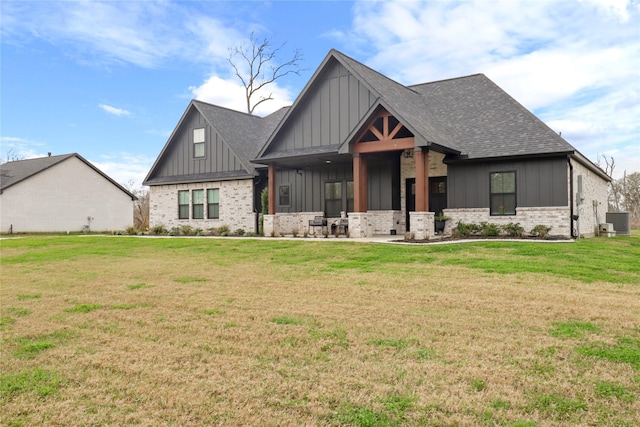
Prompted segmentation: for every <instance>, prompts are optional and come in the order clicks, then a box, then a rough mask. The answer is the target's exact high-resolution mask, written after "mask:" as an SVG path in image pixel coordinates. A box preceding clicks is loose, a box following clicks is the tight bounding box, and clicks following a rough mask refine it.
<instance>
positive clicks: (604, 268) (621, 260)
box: [2, 236, 640, 283]
mask: <svg viewBox="0 0 640 427" xmlns="http://www.w3.org/2000/svg"><path fill="white" fill-rule="evenodd" d="M114 240H117V244H112V243H113V242H114ZM150 240H151V239H140V238H136V237H126V236H121V237H119V238H118V239H112V238H109V239H106V238H104V237H99V236H98V237H86V236H85V237H83V238H79V237H77V236H59V237H34V238H25V239H12V240H7V241H5V242H3V249H5V252H7V251H6V249H11V248H13V247H20V248H25V249H27V251H26V252H20V253H16V254H10V253H7V254H6V255H5V254H3V257H2V262H3V264H7V265H9V264H23V263H30V264H32V265H36V266H37V265H44V264H46V263H49V262H63V261H70V260H74V261H82V260H83V259H94V258H96V257H110V258H113V259H114V261H115V260H117V259H119V258H121V257H129V256H132V254H133V253H138V252H145V251H148V250H150V248H151V247H153V248H154V249H155V250H175V251H183V250H188V251H190V252H192V253H194V254H201V255H202V257H203V259H207V258H209V259H216V260H217V262H218V263H219V264H223V263H228V262H229V261H230V260H231V259H238V260H240V261H242V260H247V259H251V258H255V257H256V256H262V254H265V253H268V254H269V259H270V261H271V263H272V264H278V265H299V266H301V267H304V265H307V264H314V263H320V264H321V265H322V266H323V267H322V269H323V270H324V271H325V272H331V271H342V270H359V271H362V272H376V271H384V270H386V269H388V268H390V267H392V266H394V265H406V264H413V263H419V264H424V263H427V264H431V263H436V264H441V265H463V266H465V267H468V268H473V269H479V270H482V271H485V272H488V273H498V274H515V273H520V272H530V273H540V274H549V275H554V276H558V277H568V278H572V279H574V280H578V281H581V282H584V283H593V282H597V281H604V282H613V283H640V263H638V262H637V259H640V239H638V238H636V237H626V236H619V237H616V238H615V239H613V238H612V239H600V238H593V239H583V240H579V241H577V242H575V243H533V242H499V241H496V242H464V243H459V244H452V245H424V244H420V245H406V246H397V245H382V244H379V245H352V246H351V247H349V245H348V244H346V245H345V244H343V246H342V247H343V248H344V249H345V250H341V251H340V252H336V253H334V254H330V253H327V252H326V251H324V250H321V249H322V247H323V245H325V246H326V244H325V243H322V242H314V241H309V240H307V239H305V240H302V239H301V241H295V240H287V241H276V240H271V239H234V240H227V241H225V240H220V239H198V240H197V241H196V240H195V239H153V243H150ZM354 247H357V248H358V250H355V251H354V250H352V249H353V248H354ZM319 249H320V250H319ZM69 254H71V255H69ZM594 266H598V268H594ZM174 280H175V281H176V282H178V283H191V282H199V281H207V280H208V279H206V278H203V277H191V276H185V277H177V278H175V279H174Z"/></svg>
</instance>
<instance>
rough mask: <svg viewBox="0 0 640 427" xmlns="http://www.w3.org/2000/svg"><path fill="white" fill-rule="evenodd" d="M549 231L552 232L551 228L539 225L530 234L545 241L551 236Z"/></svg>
mask: <svg viewBox="0 0 640 427" xmlns="http://www.w3.org/2000/svg"><path fill="white" fill-rule="evenodd" d="M549 231H551V227H548V226H546V225H542V224H538V225H536V226H535V227H533V228H532V229H531V231H530V232H529V233H530V234H531V235H532V236H534V237H539V238H541V239H544V238H546V237H547V236H548V235H549Z"/></svg>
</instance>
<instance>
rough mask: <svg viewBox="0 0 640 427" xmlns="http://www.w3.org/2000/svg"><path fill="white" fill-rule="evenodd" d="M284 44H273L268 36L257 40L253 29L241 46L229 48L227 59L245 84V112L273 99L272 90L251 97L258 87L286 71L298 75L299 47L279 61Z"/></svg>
mask: <svg viewBox="0 0 640 427" xmlns="http://www.w3.org/2000/svg"><path fill="white" fill-rule="evenodd" d="M285 44H286V43H283V44H282V45H280V46H279V47H277V48H273V47H272V46H271V41H270V40H269V39H266V38H265V39H263V40H262V41H260V40H259V39H258V38H257V37H256V36H255V34H254V33H251V36H250V37H249V45H247V44H246V43H242V44H241V45H240V46H236V47H234V48H231V49H229V51H230V53H229V57H228V58H227V60H228V61H229V63H230V64H231V66H232V67H233V70H234V72H235V75H236V77H238V79H240V81H241V82H242V85H243V86H244V89H245V97H246V101H247V113H249V114H253V112H254V111H255V109H256V107H257V106H258V105H260V104H262V103H263V102H266V101H269V100H272V99H273V93H270V94H269V95H268V96H262V97H260V99H259V100H258V101H255V100H254V99H253V98H254V96H255V95H256V94H257V93H258V91H260V90H261V89H263V88H264V87H266V86H268V85H270V84H271V83H273V82H275V81H276V80H278V79H280V78H282V77H284V76H286V75H289V74H296V75H300V72H302V71H303V70H301V69H300V62H301V61H302V60H303V56H302V52H301V51H300V49H295V50H294V51H293V54H292V55H291V57H290V59H288V60H286V61H284V62H280V61H278V56H279V55H280V53H281V50H282V49H283V48H284V46H285Z"/></svg>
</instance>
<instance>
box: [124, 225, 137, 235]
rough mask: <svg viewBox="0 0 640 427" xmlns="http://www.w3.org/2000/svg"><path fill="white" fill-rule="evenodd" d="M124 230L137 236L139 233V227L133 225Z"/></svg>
mask: <svg viewBox="0 0 640 427" xmlns="http://www.w3.org/2000/svg"><path fill="white" fill-rule="evenodd" d="M124 231H125V233H127V234H128V235H130V236H135V235H136V234H138V229H136V228H135V227H133V226H129V227H127V228H126V229H125V230H124Z"/></svg>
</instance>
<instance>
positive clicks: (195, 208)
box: [191, 188, 204, 219]
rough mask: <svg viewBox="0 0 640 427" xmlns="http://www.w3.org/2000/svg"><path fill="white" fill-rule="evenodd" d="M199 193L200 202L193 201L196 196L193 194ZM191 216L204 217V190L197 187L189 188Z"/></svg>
mask: <svg viewBox="0 0 640 427" xmlns="http://www.w3.org/2000/svg"><path fill="white" fill-rule="evenodd" d="M196 193H200V194H201V197H200V198H201V200H202V203H195V200H196V197H195V194H196ZM191 218H192V219H204V190H203V189H201V188H197V189H195V190H191Z"/></svg>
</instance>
